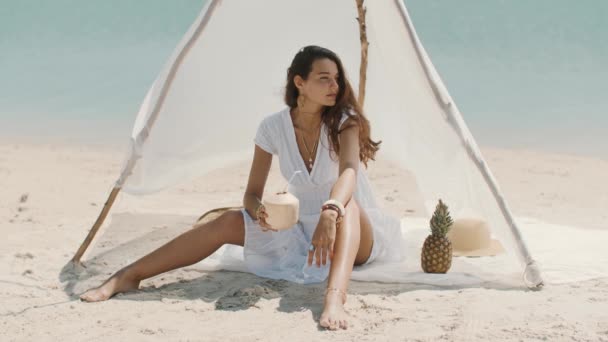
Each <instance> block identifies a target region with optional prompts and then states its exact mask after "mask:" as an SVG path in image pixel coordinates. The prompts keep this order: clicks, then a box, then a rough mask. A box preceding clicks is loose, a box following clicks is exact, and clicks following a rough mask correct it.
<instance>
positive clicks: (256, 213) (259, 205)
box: [255, 202, 264, 220]
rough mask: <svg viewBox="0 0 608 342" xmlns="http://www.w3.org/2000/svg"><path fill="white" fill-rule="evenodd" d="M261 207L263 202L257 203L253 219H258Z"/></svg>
mask: <svg viewBox="0 0 608 342" xmlns="http://www.w3.org/2000/svg"><path fill="white" fill-rule="evenodd" d="M262 208H264V204H262V203H261V202H260V203H259V204H258V206H257V207H255V219H256V220H259V219H260V211H261V210H262Z"/></svg>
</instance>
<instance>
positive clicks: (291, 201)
mask: <svg viewBox="0 0 608 342" xmlns="http://www.w3.org/2000/svg"><path fill="white" fill-rule="evenodd" d="M299 172H302V171H296V172H294V174H293V176H291V178H290V179H289V181H288V182H287V186H285V189H283V191H279V192H276V193H273V194H270V195H267V196H265V197H264V199H263V200H262V204H264V208H265V209H266V213H267V214H268V217H267V218H266V222H268V224H269V225H270V226H271V227H272V228H273V229H278V230H284V229H288V228H291V227H292V226H293V225H295V224H296V223H297V222H298V220H299V217H300V201H299V200H298V198H297V197H296V196H294V195H293V194H291V193H290V192H288V191H287V187H288V186H289V184H291V180H293V177H294V176H295V175H296V174H297V173H299Z"/></svg>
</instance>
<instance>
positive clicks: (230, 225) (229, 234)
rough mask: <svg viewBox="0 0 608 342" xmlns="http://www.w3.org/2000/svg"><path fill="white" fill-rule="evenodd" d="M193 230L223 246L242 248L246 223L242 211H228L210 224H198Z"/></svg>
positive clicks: (209, 222)
mask: <svg viewBox="0 0 608 342" xmlns="http://www.w3.org/2000/svg"><path fill="white" fill-rule="evenodd" d="M193 228H194V229H196V230H200V231H201V232H202V233H204V234H205V236H206V238H212V239H214V240H217V242H218V243H221V244H226V243H229V244H234V245H241V246H242V245H243V243H244V239H245V221H244V218H243V214H242V213H241V211H240V210H236V209H230V210H227V211H225V212H223V213H222V214H221V215H219V216H218V217H216V218H214V219H212V220H210V221H208V222H205V223H197V224H196V225H195V226H194V227H193Z"/></svg>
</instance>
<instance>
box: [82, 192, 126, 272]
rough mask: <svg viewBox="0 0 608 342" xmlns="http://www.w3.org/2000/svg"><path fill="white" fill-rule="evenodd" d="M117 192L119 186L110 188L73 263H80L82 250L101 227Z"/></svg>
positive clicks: (84, 249)
mask: <svg viewBox="0 0 608 342" xmlns="http://www.w3.org/2000/svg"><path fill="white" fill-rule="evenodd" d="M119 192H120V188H118V187H116V188H114V189H112V192H111V193H110V196H109V197H108V199H107V200H106V203H105V204H104V205H103V209H102V210H101V213H99V217H97V220H96V221H95V223H94V224H93V227H92V228H91V230H90V231H89V234H88V235H87V237H86V238H85V239H84V241H83V242H82V244H81V245H80V247H79V248H78V251H77V252H76V254H75V255H74V257H73V258H72V262H73V263H74V264H77V265H80V264H81V261H80V259H81V258H82V255H83V254H84V252H85V251H86V250H87V248H88V247H89V245H90V244H91V242H92V241H93V238H94V237H95V234H97V231H98V230H99V228H101V225H102V224H103V221H104V220H105V219H106V216H108V213H109V212H110V208H111V207H112V204H114V200H116V196H118V193H119Z"/></svg>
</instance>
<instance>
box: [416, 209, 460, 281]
mask: <svg viewBox="0 0 608 342" xmlns="http://www.w3.org/2000/svg"><path fill="white" fill-rule="evenodd" d="M452 223H453V221H452V218H451V217H450V212H449V211H448V207H447V206H446V205H445V204H444V203H443V202H442V201H441V200H439V204H437V207H436V208H435V213H433V217H432V218H431V221H430V225H431V232H432V234H431V235H429V236H428V237H427V238H426V240H424V245H423V246H422V255H421V265H422V269H423V270H424V272H426V273H446V272H447V271H448V270H449V269H450V267H451V266H452V243H451V242H450V240H449V239H448V238H447V237H446V234H447V232H448V231H449V230H450V227H451V226H452Z"/></svg>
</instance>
